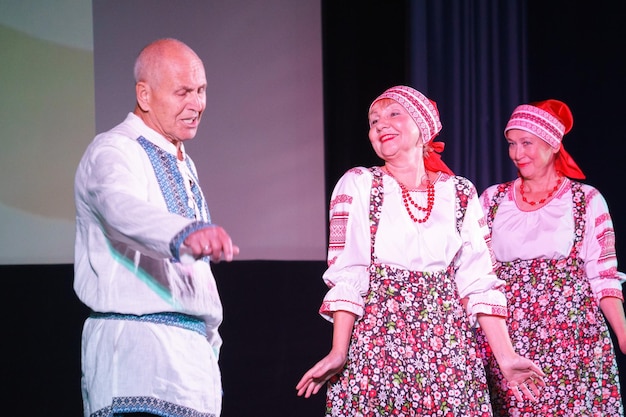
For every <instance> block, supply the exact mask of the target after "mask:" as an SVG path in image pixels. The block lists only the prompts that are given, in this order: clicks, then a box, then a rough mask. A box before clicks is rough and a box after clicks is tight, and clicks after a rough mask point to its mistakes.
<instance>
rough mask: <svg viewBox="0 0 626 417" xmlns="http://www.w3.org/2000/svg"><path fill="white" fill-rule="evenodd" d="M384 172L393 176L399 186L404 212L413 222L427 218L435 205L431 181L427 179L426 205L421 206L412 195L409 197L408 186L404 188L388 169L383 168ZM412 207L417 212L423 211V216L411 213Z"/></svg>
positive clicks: (433, 188) (433, 186)
mask: <svg viewBox="0 0 626 417" xmlns="http://www.w3.org/2000/svg"><path fill="white" fill-rule="evenodd" d="M385 172H386V173H387V174H389V176H390V177H391V178H393V179H394V180H395V181H396V182H397V183H398V185H399V186H400V190H401V191H402V202H403V203H404V208H405V209H406V212H407V213H408V214H409V217H410V218H411V220H413V222H415V223H424V222H425V221H426V220H428V218H429V217H430V214H431V213H432V211H433V206H434V205H435V185H434V184H433V183H432V181H428V184H427V186H426V192H427V197H426V198H427V203H426V207H422V206H420V205H419V204H417V203H416V202H415V200H413V197H411V192H410V191H409V189H408V188H406V186H405V185H404V184H402V183H401V182H400V181H398V179H397V178H396V177H394V176H393V174H392V173H391V172H389V170H388V169H386V168H385ZM412 207H414V208H415V209H416V210H417V212H420V211H422V212H424V217H422V218H417V217H416V215H415V214H413V211H415V210H413V209H412Z"/></svg>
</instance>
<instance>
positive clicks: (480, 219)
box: [456, 185, 507, 325]
mask: <svg viewBox="0 0 626 417" xmlns="http://www.w3.org/2000/svg"><path fill="white" fill-rule="evenodd" d="M467 198H468V201H467V210H466V213H465V221H464V222H463V227H462V228H461V238H462V239H463V246H462V248H461V251H460V253H459V258H458V262H457V265H458V268H457V272H456V282H457V286H458V288H459V296H460V297H461V298H466V299H467V300H468V303H467V312H468V314H469V316H470V323H471V324H472V325H475V324H476V323H477V321H476V316H477V314H479V313H483V314H490V315H496V316H503V317H506V315H507V309H506V297H505V295H504V292H503V286H504V281H502V280H500V279H498V278H497V276H496V274H495V273H494V272H493V252H492V250H491V248H490V243H489V242H490V237H489V236H490V235H489V228H488V227H487V223H486V221H485V215H484V214H483V209H482V207H481V203H480V200H479V198H478V196H477V194H476V190H475V188H474V186H473V185H472V187H471V192H470V193H469V195H468V197H467Z"/></svg>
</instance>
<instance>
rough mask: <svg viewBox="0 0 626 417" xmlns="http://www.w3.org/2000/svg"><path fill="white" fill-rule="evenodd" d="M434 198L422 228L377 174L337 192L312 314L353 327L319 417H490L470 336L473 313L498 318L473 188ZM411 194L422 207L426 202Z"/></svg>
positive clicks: (438, 185)
mask: <svg viewBox="0 0 626 417" xmlns="http://www.w3.org/2000/svg"><path fill="white" fill-rule="evenodd" d="M434 190H435V202H434V207H433V210H432V213H431V215H430V219H429V221H427V222H424V223H419V222H414V221H412V219H411V218H410V217H409V216H408V215H407V212H406V211H405V207H404V205H403V200H402V189H401V187H400V185H399V183H398V182H396V180H395V179H394V178H393V177H391V176H390V175H387V174H385V173H383V171H382V170H381V169H380V168H378V167H375V168H373V169H367V168H364V167H357V168H354V169H351V170H349V171H348V172H346V173H345V174H344V175H343V177H342V178H341V179H340V180H339V182H338V184H337V185H336V187H335V189H334V192H333V194H332V199H331V208H330V227H331V229H330V230H331V236H330V244H329V252H328V264H329V267H328V269H327V271H326V272H325V274H324V277H323V278H324V281H325V282H326V284H327V285H328V286H329V287H330V290H329V291H328V293H327V294H326V296H325V298H324V302H323V305H322V307H321V309H320V313H321V314H322V315H323V317H325V318H327V319H328V320H332V313H333V312H334V311H337V310H347V311H350V312H353V313H354V314H356V315H357V316H358V317H359V319H358V320H357V322H356V323H355V327H354V329H353V335H352V339H351V344H350V348H349V355H348V361H347V364H346V366H345V368H344V370H343V372H342V373H341V374H340V375H338V377H335V378H333V379H331V380H330V381H329V384H328V390H327V410H326V415H327V416H385V415H394V416H435V415H454V416H485V415H491V406H490V403H489V394H488V392H487V385H486V380H485V372H484V369H483V365H482V363H481V361H480V358H479V357H478V355H477V352H476V343H475V340H474V336H473V333H472V331H471V326H473V325H474V324H475V317H476V314H477V313H487V314H493V315H502V314H505V311H506V302H505V299H504V295H503V293H502V292H501V291H500V290H499V289H498V288H499V287H500V286H501V285H502V284H503V282H502V281H500V280H499V279H497V278H496V276H495V275H494V274H493V272H492V263H491V257H490V251H489V249H488V246H487V243H486V240H485V238H486V236H487V234H488V230H487V228H486V225H485V224H484V221H483V219H484V216H483V213H482V209H481V207H480V204H479V202H478V196H477V194H476V190H475V188H474V186H473V185H472V184H471V183H470V182H469V181H468V180H467V179H464V178H462V177H457V176H451V175H449V174H446V173H440V174H439V177H438V178H437V180H436V181H435V183H434ZM412 194H413V198H414V199H416V200H418V203H419V204H421V205H425V204H426V201H427V198H428V197H427V192H426V191H423V192H414V193H412ZM407 248H410V249H409V250H407ZM464 297H467V298H468V300H469V303H468V307H467V311H466V310H465V309H464V308H463V307H462V305H461V298H464ZM448 413H449V414H448Z"/></svg>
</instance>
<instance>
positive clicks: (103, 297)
mask: <svg viewBox="0 0 626 417" xmlns="http://www.w3.org/2000/svg"><path fill="white" fill-rule="evenodd" d="M183 154H184V149H183ZM176 155H177V149H176V147H175V145H173V144H172V143H170V142H169V141H167V140H166V139H165V138H164V137H163V136H161V135H160V134H158V133H157V132H156V131H154V130H152V129H150V128H149V127H147V126H146V125H145V124H144V122H143V121H142V120H141V119H140V118H139V117H137V116H136V115H134V114H133V113H129V114H128V116H127V118H126V120H124V122H122V123H121V124H119V125H118V126H116V127H114V128H113V129H111V130H110V131H108V132H105V133H102V134H100V135H98V136H97V137H96V138H95V139H94V141H93V142H92V143H91V144H90V146H89V147H88V149H87V151H86V152H85V155H84V157H83V159H82V161H81V163H80V165H79V167H78V170H77V173H76V185H75V186H76V210H77V217H76V229H77V230H76V233H77V235H76V248H75V252H76V260H75V265H74V267H75V282H74V288H75V291H76V293H77V295H78V297H79V298H80V300H81V301H82V302H84V303H85V304H86V305H87V306H88V307H89V308H90V309H91V310H92V311H93V313H92V314H91V316H90V317H89V318H88V319H87V320H86V321H85V325H84V327H83V336H82V374H83V376H82V386H83V400H84V408H85V410H84V412H85V414H84V415H85V416H91V417H112V416H114V415H119V414H122V413H133V412H148V413H153V414H155V415H162V416H168V417H169V416H171V417H183V416H194V417H216V416H219V414H220V412H221V401H222V392H221V391H222V386H221V375H220V370H219V367H218V354H219V350H220V347H221V344H222V339H221V337H220V335H219V333H218V326H219V325H220V323H221V321H222V305H221V302H220V298H219V294H218V291H217V286H216V283H215V279H214V277H213V274H212V272H211V267H210V264H209V259H208V258H205V259H201V260H198V261H195V262H193V263H189V264H183V263H181V262H180V258H181V255H182V254H181V253H179V248H180V247H181V243H182V242H183V240H184V239H185V237H186V236H187V235H188V234H190V233H191V232H193V231H195V230H199V229H201V228H204V227H210V226H211V224H210V218H209V212H208V208H207V205H206V202H205V199H204V196H203V194H202V191H201V190H200V188H199V185H198V178H197V173H196V170H195V166H194V164H193V162H192V161H191V159H189V156H187V155H184V158H183V160H182V161H181V160H178V159H177V157H176ZM102 219H106V222H103V221H102ZM135 219H141V221H140V222H137V221H136V220H135ZM146 224H148V225H150V227H145V225H146ZM87 243H88V244H87ZM125 335H132V337H126V336H125ZM138 340H140V341H141V343H137V341H138Z"/></svg>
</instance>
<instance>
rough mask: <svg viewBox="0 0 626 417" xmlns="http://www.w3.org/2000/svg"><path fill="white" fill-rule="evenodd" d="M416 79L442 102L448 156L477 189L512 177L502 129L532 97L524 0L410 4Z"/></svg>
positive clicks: (449, 0) (450, 163)
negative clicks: (515, 112) (528, 85)
mask: <svg viewBox="0 0 626 417" xmlns="http://www.w3.org/2000/svg"><path fill="white" fill-rule="evenodd" d="M410 16H411V38H410V39H411V80H412V85H413V86H414V87H415V88H417V89H418V90H420V91H422V92H424V93H425V94H426V95H428V96H429V98H431V99H432V100H435V101H436V102H437V105H438V108H439V112H440V116H441V121H442V125H443V129H442V132H441V134H440V135H439V140H441V141H443V142H445V143H446V150H445V151H444V154H443V159H444V161H445V162H446V163H447V164H448V166H449V167H450V168H451V169H452V170H453V171H454V172H455V173H456V174H459V175H463V176H465V177H467V178H469V179H470V180H472V181H473V182H474V184H475V185H476V187H477V189H478V191H479V192H480V191H482V190H484V189H485V188H486V187H487V186H489V185H491V184H494V183H496V182H502V181H504V180H508V179H511V178H513V177H514V175H515V171H514V168H513V165H512V164H511V162H510V160H509V158H508V151H507V146H506V141H505V140H504V135H503V133H502V132H503V129H504V126H505V124H506V121H507V120H508V117H509V116H510V114H511V110H512V109H513V108H514V107H515V106H516V105H517V104H519V103H522V102H524V101H525V100H526V90H527V82H526V78H527V77H526V74H527V69H526V54H525V47H526V40H525V26H526V2H525V1H524V0H508V1H505V2H503V1H500V0H465V1H455V0H447V1H438V0H430V1H428V0H419V1H415V2H412V3H411V8H410Z"/></svg>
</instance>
